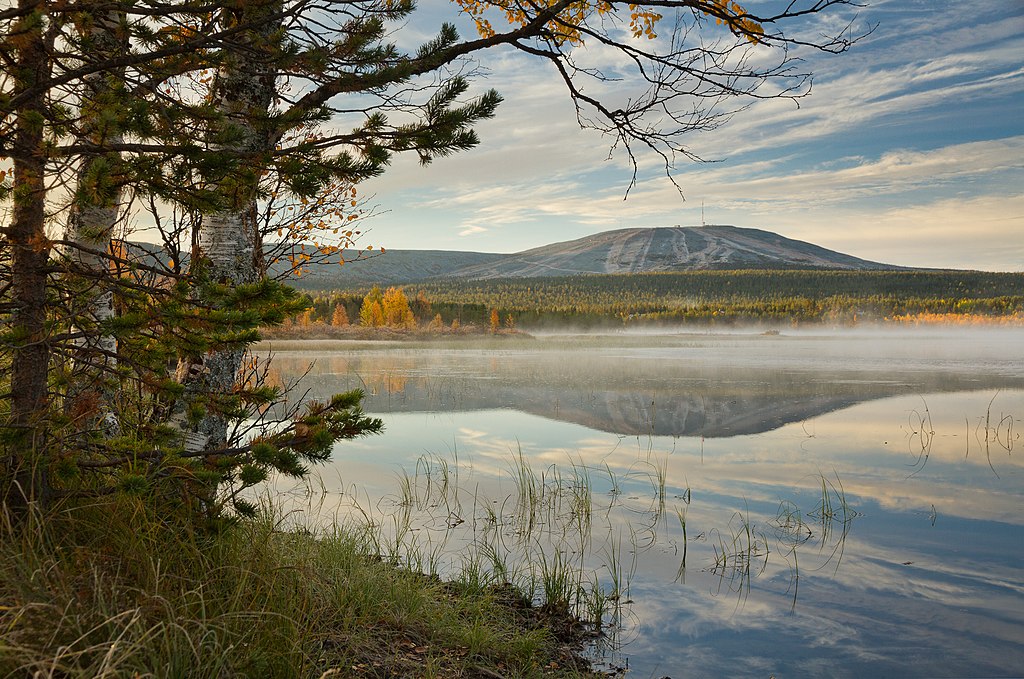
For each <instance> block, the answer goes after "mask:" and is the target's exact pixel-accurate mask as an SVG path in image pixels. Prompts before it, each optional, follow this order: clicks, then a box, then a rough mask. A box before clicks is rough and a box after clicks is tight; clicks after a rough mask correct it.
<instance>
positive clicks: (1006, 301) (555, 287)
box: [296, 270, 1024, 329]
mask: <svg viewBox="0 0 1024 679" xmlns="http://www.w3.org/2000/svg"><path fill="white" fill-rule="evenodd" d="M404 292H405V295H406V297H407V298H408V299H409V300H411V303H410V304H411V308H412V312H413V314H414V316H415V318H416V320H417V323H419V324H420V325H424V324H428V323H431V322H432V323H433V324H434V325H435V326H436V327H439V326H441V325H444V326H450V325H451V324H452V323H453V322H455V323H456V324H458V325H466V324H477V325H480V326H488V325H490V322H491V316H492V315H493V314H492V312H496V315H497V316H498V317H499V318H500V319H501V322H502V324H503V325H504V326H517V327H520V328H524V329H530V328H552V327H559V326H568V325H583V326H605V327H609V326H618V327H621V326H623V325H643V324H651V323H655V324H657V323H703V324H709V323H710V324H718V325H723V324H724V325H728V324H736V323H761V324H766V325H778V324H801V323H840V324H855V323H861V322H875V321H915V320H916V321H920V320H929V319H931V320H942V321H947V322H966V321H970V322H982V321H987V322H995V321H1000V320H1003V321H1005V320H1014V319H1020V318H1021V317H1022V316H1024V274H1017V273H990V272H974V271H932V272H929V271H861V272H855V271H810V270H800V271H774V270H769V271H695V272H686V273H652V274H626V275H590V276H567V277H557V278H533V279H521V278H520V279H501V280H487V281H454V280H449V281H444V282H432V283H421V284H417V285H413V286H407V287H406V288H405V290H404ZM366 294H367V291H366V290H365V289H363V288H351V289H348V290H334V291H322V292H319V293H315V294H311V295H310V301H311V303H312V308H311V310H310V312H309V313H308V314H307V315H306V316H305V317H304V318H303V319H296V320H297V322H298V321H305V322H307V323H318V322H319V323H324V324H328V325H330V324H331V319H332V318H334V317H336V315H337V311H336V310H337V308H338V307H339V306H341V307H343V308H344V310H345V315H344V317H345V319H346V323H347V322H348V321H347V319H350V318H351V319H357V318H359V315H360V310H361V307H362V303H363V298H364V295H366ZM337 317H338V318H340V316H337ZM354 322H355V321H354V320H353V323H354ZM335 325H337V324H335Z"/></svg>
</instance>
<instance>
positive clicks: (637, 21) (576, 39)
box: [453, 0, 764, 45]
mask: <svg viewBox="0 0 1024 679" xmlns="http://www.w3.org/2000/svg"><path fill="white" fill-rule="evenodd" d="M453 2H454V3H455V4H456V5H458V6H459V7H460V8H462V10H463V11H465V12H466V13H467V14H469V15H470V16H471V17H472V18H473V21H474V22H475V24H476V28H477V31H478V32H479V33H480V35H481V36H482V37H485V38H489V37H492V36H494V35H495V34H496V33H497V31H496V30H495V28H494V25H493V24H492V23H491V17H493V16H502V17H503V18H504V20H505V22H506V23H507V24H508V25H509V26H511V27H516V26H526V25H528V24H530V23H531V22H532V21H534V20H536V19H537V18H538V17H539V16H541V15H542V14H543V13H545V12H547V13H551V14H552V16H551V18H550V19H549V20H548V22H547V25H546V28H547V30H548V31H549V32H550V33H551V35H552V36H554V39H555V41H556V42H558V43H568V44H572V45H582V44H583V43H584V42H585V33H586V31H585V30H584V29H585V26H586V24H587V22H588V21H590V20H592V19H595V18H596V19H598V20H602V19H603V18H605V17H606V16H607V15H614V14H617V9H616V7H617V6H618V7H621V6H622V5H623V4H624V3H615V2H611V1H610V0H538V1H537V2H530V3H523V2H521V1H519V0H453ZM659 4H664V3H659ZM652 5H653V3H652ZM675 6H676V7H686V8H689V9H690V10H691V11H692V12H693V13H694V14H698V15H703V16H707V17H711V18H713V19H714V20H715V23H717V24H718V25H721V26H725V27H726V28H728V29H729V31H731V32H732V33H733V34H734V35H736V36H741V37H743V38H745V39H746V40H748V41H750V42H752V43H759V42H761V39H762V36H764V28H763V27H762V26H761V24H760V23H759V22H758V21H757V20H756V19H755V18H754V17H753V15H751V14H750V13H749V12H747V10H746V9H744V8H743V6H742V5H740V4H739V3H737V2H732V1H731V0H694V1H692V2H680V3H677V4H676V5H675ZM627 7H628V9H629V31H630V33H631V34H632V35H633V37H634V38H640V37H646V38H648V39H651V40H653V39H654V38H657V37H658V34H657V32H656V31H655V27H656V25H657V23H658V22H659V21H660V20H661V19H662V18H663V17H662V15H661V14H660V13H659V12H658V11H657V10H656V9H654V8H653V7H652V6H648V4H647V3H643V2H638V3H629V4H628V6H627Z"/></svg>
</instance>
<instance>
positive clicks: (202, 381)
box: [172, 0, 282, 449]
mask: <svg viewBox="0 0 1024 679" xmlns="http://www.w3.org/2000/svg"><path fill="white" fill-rule="evenodd" d="M281 8H282V2H281V0H263V1H259V0H251V1H250V2H246V3H240V5H239V9H237V10H236V11H234V12H225V22H226V25H225V28H230V27H231V25H251V26H252V28H251V29H250V30H246V31H243V32H241V33H240V36H239V38H238V42H239V44H237V45H235V46H233V49H232V54H231V56H230V58H229V60H228V61H227V62H226V63H225V64H224V65H222V66H221V68H220V69H219V72H218V74H217V77H216V79H215V82H214V84H213V97H214V101H215V104H216V107H217V111H218V113H219V121H218V122H219V125H220V127H221V129H219V130H216V133H218V134H223V133H224V131H225V130H228V131H230V132H231V133H232V134H230V135H227V136H229V137H231V138H232V141H231V142H230V143H227V144H223V143H217V144H211V150H213V151H215V152H218V153H222V154H224V155H225V156H226V157H228V158H231V159H232V160H231V161H230V162H229V166H231V167H232V168H233V171H231V172H230V173H229V176H227V177H225V178H223V179H222V180H221V182H220V185H219V187H218V190H219V191H220V193H221V197H222V203H221V206H220V207H219V208H218V209H217V210H215V211H213V212H211V213H210V214H206V215H203V217H202V220H201V223H200V226H199V239H198V245H197V248H196V250H195V252H193V256H192V265H191V266H192V271H193V272H199V271H201V272H202V275H205V276H208V277H209V278H210V279H211V280H213V281H216V282H218V283H223V284H227V285H230V286H236V285H241V284H245V283H253V282H255V281H256V280H257V279H258V276H259V271H258V268H257V261H258V260H259V258H260V257H261V253H260V252H258V251H257V250H256V241H257V240H258V239H257V238H256V233H257V231H258V229H257V225H256V199H257V188H258V184H259V180H260V175H261V169H262V167H263V166H264V164H265V162H266V160H265V159H266V158H267V157H268V155H269V154H270V153H272V152H273V150H274V149H273V144H272V141H271V138H270V133H269V129H268V124H267V119H268V116H269V112H270V107H271V103H272V102H273V99H274V94H275V71H274V68H273V55H274V54H275V52H276V50H277V48H278V37H277V36H278V30H279V29H280V28H281V19H280V13H281ZM243 355H244V350H242V349H238V350H230V351H213V352H210V353H208V354H206V356H204V357H203V359H202V362H201V364H196V363H188V364H183V365H179V367H178V377H179V379H180V380H182V381H183V382H184V384H185V398H184V399H183V400H184V401H185V402H186V403H187V402H188V401H189V400H191V399H192V398H194V397H195V396H197V395H202V394H210V395H214V396H216V395H228V394H231V393H232V392H233V391H234V388H235V381H236V378H237V376H238V371H239V368H240V367H241V363H242V356H243ZM176 415H177V417H175V418H172V420H175V419H176V420H177V422H178V423H179V424H180V423H182V414H181V413H177V414H176ZM226 439H227V422H226V420H225V418H224V417H223V416H221V415H220V414H218V413H217V412H207V413H206V415H204V417H203V418H202V419H201V421H200V422H199V423H198V426H195V427H192V436H191V437H190V438H189V440H188V441H187V447H189V448H192V449H201V447H205V448H210V449H214V448H218V447H222V446H223V445H224V444H225V442H226Z"/></svg>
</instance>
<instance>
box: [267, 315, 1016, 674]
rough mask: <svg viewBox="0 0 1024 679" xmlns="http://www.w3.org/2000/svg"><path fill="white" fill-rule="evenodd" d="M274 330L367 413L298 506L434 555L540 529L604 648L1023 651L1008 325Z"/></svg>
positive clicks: (529, 544) (1000, 662)
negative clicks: (413, 335)
mask: <svg viewBox="0 0 1024 679" xmlns="http://www.w3.org/2000/svg"><path fill="white" fill-rule="evenodd" d="M273 350H274V352H275V354H276V355H275V363H274V365H275V366H277V369H278V370H280V371H281V373H280V379H282V380H286V379H287V377H288V376H289V375H297V374H299V373H301V372H302V371H304V370H305V369H306V367H307V366H309V365H310V363H312V368H311V370H310V374H309V375H308V377H307V378H306V379H305V380H304V381H303V386H304V388H306V389H308V390H309V396H311V397H317V396H324V395H327V394H330V393H335V392H338V391H343V390H346V389H350V388H355V387H359V388H362V389H364V390H365V391H366V392H367V394H368V397H367V400H366V403H365V405H366V409H367V411H368V412H370V413H374V414H377V415H378V416H380V417H382V418H383V419H384V422H385V425H386V432H385V434H384V435H382V436H380V437H375V438H372V439H364V440H358V441H353V442H347V443H344V444H342V445H340V446H338V448H337V449H336V451H335V455H334V459H333V461H332V462H331V463H330V464H329V465H328V466H327V467H326V468H324V469H323V470H322V475H321V481H322V484H323V490H324V493H325V495H323V496H322V497H319V498H317V499H316V501H315V503H318V504H319V508H318V511H315V512H310V516H309V518H308V519H307V520H310V521H314V522H319V523H322V522H324V521H335V520H337V521H352V522H357V523H358V522H359V521H365V520H366V518H367V517H370V518H371V519H372V521H373V523H374V524H375V525H376V526H378V529H379V533H378V539H379V540H381V544H383V545H385V546H387V547H388V549H390V550H392V551H393V552H394V554H395V556H396V558H399V559H400V560H404V561H405V562H407V563H410V564H411V565H413V566H414V567H420V568H422V569H424V570H435V571H437V572H441V573H449V574H451V573H455V572H457V571H459V570H460V569H464V568H465V567H466V565H467V563H475V564H476V565H477V566H480V565H481V564H484V565H486V564H488V563H491V564H493V563H494V559H493V557H494V555H495V554H496V553H497V554H500V555H501V556H502V563H504V564H505V565H506V566H508V567H509V568H510V569H512V570H513V571H514V572H518V573H520V575H521V576H522V577H525V575H523V573H524V572H526V571H527V570H529V569H528V568H527V567H526V566H530V565H532V567H533V568H534V569H537V568H540V567H541V566H545V565H547V566H550V564H551V563H552V559H553V558H554V557H553V555H555V554H559V555H561V556H560V557H559V558H563V559H564V563H567V564H571V565H572V569H573V572H575V573H577V574H578V575H577V579H578V581H579V582H580V583H582V584H583V586H584V587H583V588H584V589H586V590H587V591H591V590H592V589H593V590H594V591H601V592H605V593H606V594H609V593H614V600H612V599H610V598H609V599H607V600H604V601H605V613H604V615H605V617H604V623H605V627H604V632H605V634H604V635H603V636H602V637H601V638H600V639H598V640H597V641H596V644H595V646H594V647H593V649H592V652H593V654H594V657H595V658H596V659H598V660H600V661H601V662H602V663H604V665H603V666H604V667H606V668H609V669H611V668H614V667H623V666H626V665H628V666H629V668H630V669H631V675H630V676H638V677H639V676H642V677H647V676H672V677H679V676H737V675H739V676H768V675H770V674H775V676H789V677H792V676H822V675H827V676H851V677H855V676H880V675H888V676H1014V675H1021V674H1024V651H1022V650H1021V648H1020V644H1019V639H1021V638H1024V585H1022V583H1021V578H1020V563H1021V561H1022V560H1024V517H1022V515H1021V514H1020V507H1021V506H1024V504H1022V503H1024V465H1022V457H1021V446H1022V445H1024V441H1022V440H1021V432H1022V431H1024V422H1022V418H1024V333H1022V332H1021V331H1020V330H1002V329H997V330H986V331H981V330H978V329H959V328H952V329H945V328H944V329H938V330H936V329H917V328H912V329H907V330H900V331H892V330H889V329H884V330H859V329H858V330H854V331H830V330H827V329H818V328H816V329H813V330H808V331H800V332H797V331H793V330H789V329H782V330H781V332H780V334H778V335H762V334H760V331H749V332H744V331H735V332H729V333H700V332H697V333H694V332H684V333H676V334H670V335H648V334H645V333H617V334H614V335H557V336H554V335H544V336H537V337H535V338H532V339H526V338H523V339H507V338H500V339H492V338H482V339H479V340H469V341H467V340H460V341H458V342H451V343H433V342H407V343H387V344H383V343H373V342H308V343H295V342H288V343H283V342H282V343H278V342H275V343H274V345H273ZM442 479H443V480H444V486H443V489H442V485H441V481H442ZM529 479H533V481H529ZM524 488H530V489H532V490H531V491H530V492H531V493H532V495H530V494H527V493H525V492H524ZM584 495H585V496H586V498H587V504H586V507H587V508H588V509H587V512H586V520H583V519H582V518H581V517H582V512H583V509H582V508H583V507H584V505H583V502H582V498H583V496H584ZM527 497H529V498H532V499H527ZM304 502H306V503H308V500H303V499H301V498H299V499H297V504H296V506H297V507H301V506H303V503H304ZM524 506H526V507H532V509H530V511H528V512H527V511H525V510H524V509H523V508H524ZM535 512H536V515H535V514H534V513H535ZM314 514H315V518H314V517H313V515H314ZM526 516H530V517H532V519H531V522H530V523H528V524H524V520H525V519H524V517H526ZM403 550H404V551H403ZM485 557H486V558H485ZM473 559H476V560H477V561H472V560H473ZM467 560H469V561H467ZM516 562H520V563H522V564H525V566H524V567H523V568H520V569H519V570H518V571H515V569H513V568H512V567H513V565H514V564H515V563H516ZM527 584H529V583H527ZM535 584H536V583H535ZM627 602H628V603H627Z"/></svg>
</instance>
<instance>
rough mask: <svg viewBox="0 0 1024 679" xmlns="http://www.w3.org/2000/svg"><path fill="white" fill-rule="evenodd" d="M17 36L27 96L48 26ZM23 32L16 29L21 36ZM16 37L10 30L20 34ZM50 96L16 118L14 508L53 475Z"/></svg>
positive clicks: (42, 63)
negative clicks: (49, 451)
mask: <svg viewBox="0 0 1024 679" xmlns="http://www.w3.org/2000/svg"><path fill="white" fill-rule="evenodd" d="M18 9H19V10H23V11H26V12H33V11H36V12H38V11H41V10H42V9H43V3H42V2H41V1H40V0H19V2H18ZM22 21H23V28H22V31H21V35H19V36H18V50H17V55H18V67H17V68H16V69H15V70H14V72H13V74H12V75H13V76H14V80H15V88H16V90H17V91H24V90H27V89H30V88H33V87H35V86H37V85H38V84H39V83H42V82H44V81H45V80H46V78H47V73H48V71H47V69H48V59H47V50H46V44H45V42H44V39H43V32H42V25H41V23H40V22H38V21H33V20H32V19H23V20H22ZM15 30H17V29H15ZM14 32H15V31H12V33H14ZM45 119H46V101H45V94H44V92H42V91H40V92H39V93H38V94H36V95H35V96H33V97H31V98H29V99H27V100H26V101H25V103H24V105H22V106H21V107H20V108H19V109H18V111H17V112H16V122H15V137H14V158H13V159H14V187H13V188H14V207H13V210H12V215H11V223H10V226H9V227H8V229H7V236H8V240H9V243H10V246H11V258H12V260H11V298H12V301H13V303H14V311H13V314H12V318H11V325H12V328H13V330H14V332H15V333H16V336H17V339H16V344H15V349H14V361H13V366H12V368H11V414H10V423H11V426H12V427H13V428H14V429H15V431H16V433H17V436H16V442H15V443H14V445H13V446H12V447H11V452H10V456H9V458H8V460H7V463H8V470H7V472H8V473H7V476H6V478H5V479H4V481H5V482H11V481H13V487H12V488H10V489H9V493H10V495H9V497H8V498H5V499H8V500H9V501H11V502H12V503H13V504H21V503H22V502H31V501H45V499H46V495H47V485H48V484H47V476H46V467H45V464H42V460H41V459H40V457H41V453H42V452H43V451H44V449H45V445H46V441H45V433H46V424H47V423H46V420H47V413H48V404H49V391H48V383H47V378H48V375H49V364H50V345H49V341H50V340H49V335H48V331H47V323H46V312H47V305H46V276H47V271H46V269H47V263H48V260H49V255H50V243H49V241H48V240H47V239H46V232H45V218H46V213H45V201H46V188H45V184H44V178H45V177H44V175H45V172H46V157H45V152H44V149H43V129H44V121H45Z"/></svg>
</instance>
